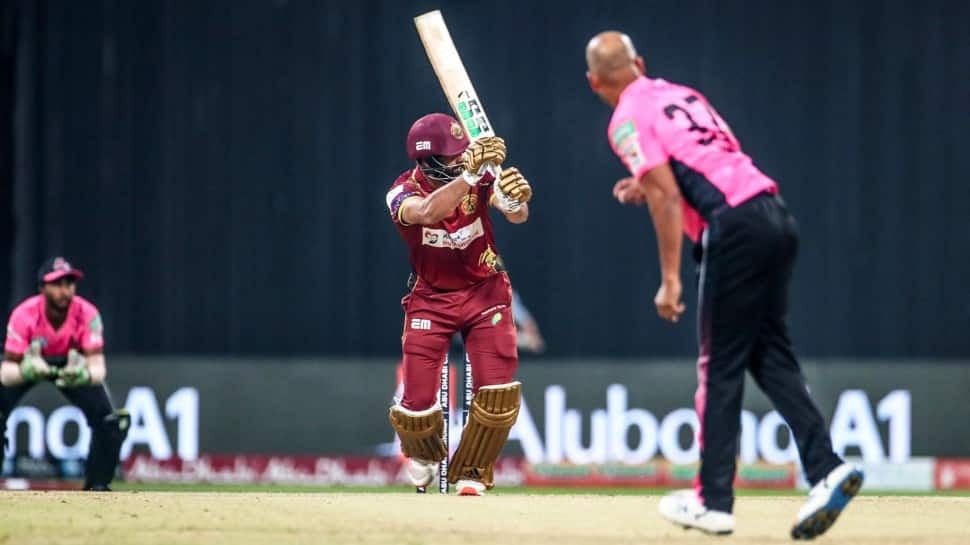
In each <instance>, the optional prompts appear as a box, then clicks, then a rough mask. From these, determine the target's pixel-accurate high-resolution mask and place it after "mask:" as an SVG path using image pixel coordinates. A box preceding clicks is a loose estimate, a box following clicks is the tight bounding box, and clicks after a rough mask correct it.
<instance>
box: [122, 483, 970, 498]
mask: <svg viewBox="0 0 970 545" xmlns="http://www.w3.org/2000/svg"><path fill="white" fill-rule="evenodd" d="M112 488H114V489H115V490H119V491H130V492H266V493H286V494H293V493H303V494H313V493H330V494H335V493H336V494H339V493H346V494H361V493H369V494H374V493H411V492H413V491H414V489H413V488H411V487H409V486H315V485H272V484H143V483H126V482H116V483H114V484H113V485H112ZM666 492H667V490H666V489H660V488H634V487H619V488H582V487H577V488H551V487H504V488H503V487H499V488H496V489H495V490H494V491H492V492H491V493H492V494H496V495H505V494H509V495H515V494H539V495H563V494H589V495H599V496H658V495H661V494H664V493H666ZM802 493H803V492H800V491H797V490H738V491H737V495H738V496H759V497H764V496H792V495H799V494H802ZM862 495H864V496H952V497H970V490H945V491H938V492H922V491H896V490H890V491H886V490H865V489H863V491H862Z"/></svg>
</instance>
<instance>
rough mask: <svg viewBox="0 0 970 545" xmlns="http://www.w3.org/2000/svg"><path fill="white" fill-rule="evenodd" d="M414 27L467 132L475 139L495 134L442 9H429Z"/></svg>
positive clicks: (452, 106) (416, 20)
mask: <svg viewBox="0 0 970 545" xmlns="http://www.w3.org/2000/svg"><path fill="white" fill-rule="evenodd" d="M414 26H416V27H417V29H418V35H419V36H421V43H422V44H424V50H425V52H427V54H428V60H430V61H431V67H432V68H434V73H435V74H436V75H437V76H438V82H440V83H441V88H442V90H444V92H445V97H446V98H447V99H448V104H450V105H451V109H452V110H453V111H454V112H455V116H456V117H457V118H458V119H459V120H460V121H461V123H462V124H463V125H464V126H465V132H467V133H468V138H469V140H471V141H472V142H474V141H475V140H478V139H479V138H483V137H486V136H495V131H494V130H492V123H491V122H490V121H489V120H488V116H487V115H485V108H484V107H483V106H482V101H481V99H479V98H478V93H476V92H475V87H474V86H473V85H472V81H471V79H469V77H468V72H466V71H465V65H464V64H462V62H461V57H460V56H458V50H457V49H455V42H453V41H452V40H451V34H449V33H448V26H447V25H445V20H444V18H443V17H442V16H441V12H440V11H439V10H434V11H429V12H428V13H425V14H422V15H418V16H417V17H415V18H414Z"/></svg>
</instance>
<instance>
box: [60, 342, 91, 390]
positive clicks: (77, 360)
mask: <svg viewBox="0 0 970 545" xmlns="http://www.w3.org/2000/svg"><path fill="white" fill-rule="evenodd" d="M54 384H56V385H57V386H58V387H59V388H73V387H75V386H87V385H89V384H91V372H90V371H88V366H87V359H86V358H85V357H84V356H82V355H81V354H80V353H79V352H78V351H77V350H75V349H73V348H72V349H71V350H70V351H68V353H67V365H65V366H64V368H63V369H61V370H60V371H59V372H58V374H57V380H55V381H54Z"/></svg>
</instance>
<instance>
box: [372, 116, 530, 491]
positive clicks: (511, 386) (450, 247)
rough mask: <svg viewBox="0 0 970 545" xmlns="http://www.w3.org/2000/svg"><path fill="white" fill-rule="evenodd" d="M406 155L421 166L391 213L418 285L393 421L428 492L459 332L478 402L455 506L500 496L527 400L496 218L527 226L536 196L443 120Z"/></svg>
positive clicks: (441, 447)
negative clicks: (497, 487)
mask: <svg viewBox="0 0 970 545" xmlns="http://www.w3.org/2000/svg"><path fill="white" fill-rule="evenodd" d="M407 155H408V158H410V159H411V160H413V161H415V162H416V164H415V165H414V166H413V167H412V168H410V169H408V170H407V171H405V172H404V173H403V174H401V175H400V176H398V178H397V179H396V180H395V181H394V183H393V184H392V185H391V187H390V190H389V191H388V192H387V199H386V202H387V208H388V211H389V212H390V215H391V221H393V222H394V225H395V227H397V230H398V233H399V234H400V236H401V238H402V239H403V240H404V243H405V245H406V246H407V248H408V254H409V258H410V261H411V267H412V269H413V272H414V273H415V276H416V277H417V281H416V282H415V284H414V286H413V288H412V289H411V291H410V293H408V294H407V295H406V296H405V297H404V298H403V299H402V300H401V305H402V306H403V308H404V314H405V316H404V332H403V334H402V336H401V347H402V351H403V362H404V393H403V396H402V398H401V401H400V402H399V403H397V404H395V405H394V406H392V407H391V409H390V414H389V418H390V421H391V425H392V426H393V428H394V430H395V431H396V432H397V434H398V435H399V437H400V439H401V450H402V451H403V453H404V455H405V456H407V457H408V458H409V462H408V474H409V476H410V478H411V481H412V483H413V484H414V485H415V486H417V487H423V486H427V485H428V484H430V483H431V482H432V481H433V480H434V478H435V476H436V474H437V467H438V464H439V463H440V462H441V461H442V460H444V459H445V457H446V456H447V455H448V449H447V447H446V445H445V444H444V441H443V440H442V436H441V435H442V430H443V428H444V426H445V422H444V416H443V412H442V408H441V406H440V405H439V404H438V402H437V392H438V389H439V388H440V371H441V366H442V364H443V362H444V361H445V357H446V355H447V353H448V347H449V346H450V343H451V337H452V335H453V334H455V333H460V334H461V335H462V338H463V339H464V344H465V350H466V352H467V354H468V358H469V360H470V362H471V365H472V375H473V377H474V385H473V392H474V399H473V400H472V405H471V410H470V412H469V417H468V423H467V425H466V426H465V429H464V431H463V432H462V436H461V442H460V443H459V444H458V449H457V450H456V451H455V454H454V456H453V458H452V460H451V462H450V464H449V471H448V482H449V483H451V484H456V485H457V486H456V489H457V493H458V494H459V495H462V496H481V495H484V493H485V490H487V489H491V488H492V487H493V486H494V477H493V468H494V465H495V461H496V459H497V458H498V455H499V452H500V451H501V450H502V447H503V446H504V445H505V442H506V440H507V439H508V435H509V430H510V429H511V428H512V425H513V424H514V423H515V420H516V418H517V417H518V413H519V406H520V398H521V384H520V383H519V382H516V381H513V376H514V374H515V371H516V368H517V367H518V349H517V347H516V333H515V321H514V320H513V319H512V285H511V283H510V282H509V277H508V274H507V273H506V272H505V271H503V270H502V268H501V265H500V261H499V254H498V249H497V247H496V245H495V236H494V234H493V231H492V221H491V217H490V216H489V212H488V208H489V207H492V208H495V209H496V210H498V211H499V212H501V214H502V215H503V216H504V217H505V219H506V220H508V221H509V222H511V223H523V222H525V221H526V220H528V218H529V205H528V202H529V199H531V198H532V188H531V187H530V186H529V183H528V182H527V181H526V180H525V178H524V177H523V176H522V174H521V173H519V171H518V170H517V169H515V168H505V169H504V170H499V168H497V167H499V166H500V165H501V164H502V163H503V162H504V161H505V157H506V148H505V142H504V141H503V140H502V139H501V138H498V137H494V136H493V137H484V138H480V139H478V140H476V141H475V142H474V143H469V138H468V136H467V134H466V132H465V130H464V129H463V128H462V125H461V124H460V123H458V121H457V120H456V119H454V118H452V117H451V116H448V115H446V114H441V113H433V114H429V115H426V116H424V117H422V118H420V119H418V120H417V121H415V122H414V124H413V125H412V126H411V129H410V131H408V134H407Z"/></svg>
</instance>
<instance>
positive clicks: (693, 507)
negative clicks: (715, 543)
mask: <svg viewBox="0 0 970 545" xmlns="http://www.w3.org/2000/svg"><path fill="white" fill-rule="evenodd" d="M660 516H662V517H663V518H665V519H667V520H669V521H670V522H673V523H674V524H679V525H681V526H683V527H684V528H697V529H698V530H700V531H702V532H706V533H708V534H716V535H727V534H730V533H731V532H733V531H734V515H732V514H731V513H725V512H724V511H713V510H710V509H708V508H706V507H704V505H703V504H702V503H701V500H700V499H699V498H698V497H697V493H696V492H695V491H693V490H678V491H676V492H671V493H670V494H667V495H666V496H664V497H663V498H661V499H660Z"/></svg>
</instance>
